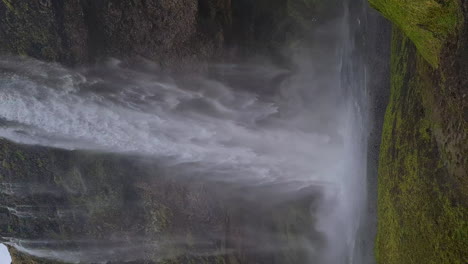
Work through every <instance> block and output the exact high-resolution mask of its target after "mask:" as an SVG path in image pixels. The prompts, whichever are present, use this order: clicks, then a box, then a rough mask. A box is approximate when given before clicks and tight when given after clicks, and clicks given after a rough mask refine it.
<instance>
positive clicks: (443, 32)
mask: <svg viewBox="0 0 468 264" xmlns="http://www.w3.org/2000/svg"><path fill="white" fill-rule="evenodd" d="M369 2H370V4H371V5H372V6H373V7H374V8H375V9H377V10H379V11H380V12H381V13H382V14H383V15H384V16H385V17H386V18H388V19H390V20H391V21H392V22H393V23H395V24H396V25H397V26H398V27H399V28H400V29H402V30H403V32H404V33H405V34H406V35H407V36H408V37H409V38H410V39H411V40H412V41H413V43H414V44H415V45H416V47H417V49H418V51H419V52H420V53H421V55H422V56H423V57H424V58H425V59H426V60H427V61H428V62H429V63H430V64H431V65H432V66H433V67H438V65H439V54H440V52H441V49H442V48H443V45H444V44H445V42H446V41H449V40H450V39H452V38H453V37H454V35H456V33H457V32H456V31H457V29H459V26H460V23H459V22H460V21H461V17H462V14H461V10H460V4H459V0H369Z"/></svg>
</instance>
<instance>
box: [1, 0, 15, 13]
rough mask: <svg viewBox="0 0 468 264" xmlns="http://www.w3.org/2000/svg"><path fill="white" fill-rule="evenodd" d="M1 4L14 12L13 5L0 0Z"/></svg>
mask: <svg viewBox="0 0 468 264" xmlns="http://www.w3.org/2000/svg"><path fill="white" fill-rule="evenodd" d="M2 2H3V4H4V5H5V6H6V7H7V8H8V9H9V10H10V11H14V8H13V5H12V4H11V3H10V1H8V0H2Z"/></svg>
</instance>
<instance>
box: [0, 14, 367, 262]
mask: <svg viewBox="0 0 468 264" xmlns="http://www.w3.org/2000/svg"><path fill="white" fill-rule="evenodd" d="M345 6H346V5H345ZM346 9H347V8H346ZM350 16H351V15H350V14H349V12H345V15H344V18H343V19H341V20H339V21H335V22H333V23H330V24H328V25H325V26H323V27H320V28H319V29H318V30H317V31H316V32H314V33H313V36H314V37H315V38H316V39H319V40H321V41H315V42H314V44H312V46H309V47H307V48H301V49H298V50H297V51H296V52H294V53H293V54H292V55H291V56H292V58H293V61H295V63H296V65H297V67H296V68H297V69H296V70H295V71H290V70H286V69H282V68H278V67H274V66H271V65H266V66H265V65H260V66H259V65H258V64H257V65H256V64H244V65H239V64H236V65H230V64H223V65H209V66H207V69H208V70H207V71H208V72H210V74H179V75H176V76H174V75H166V74H162V73H158V72H157V71H155V67H153V66H152V64H151V63H149V62H146V61H140V62H138V63H137V64H136V65H132V66H128V65H126V64H124V63H122V62H120V61H118V60H109V61H108V63H107V64H105V65H100V66H95V67H88V68H82V69H75V70H73V69H67V68H64V67H62V66H60V65H57V64H51V63H45V62H40V61H36V60H32V59H26V58H18V57H2V58H1V59H0V100H1V104H0V124H1V126H0V136H1V137H3V138H6V139H8V140H10V141H13V142H16V143H20V144H27V145H39V146H45V147H54V148H61V149H67V150H88V151H94V152H103V153H118V154H119V155H130V156H137V157H140V158H141V159H149V160H153V161H154V162H156V163H157V164H158V166H159V167H160V168H165V169H167V170H170V171H171V172H173V173H172V174H174V175H173V177H180V178H184V177H192V176H197V177H198V178H199V179H201V180H202V181H207V182H220V183H222V184H225V185H230V184H234V185H236V186H241V187H240V189H241V190H242V191H245V189H250V190H253V191H251V192H253V193H256V192H257V191H255V190H256V189H259V190H260V189H262V188H264V187H268V188H269V192H268V194H267V196H270V197H274V199H275V200H279V201H281V200H286V199H287V198H288V197H291V196H294V195H296V193H298V192H300V191H301V190H309V189H310V188H315V189H313V190H315V191H316V190H320V191H319V193H320V195H319V198H317V199H318V201H319V202H318V206H317V207H316V208H314V210H312V212H311V213H312V214H314V215H315V217H316V219H317V222H316V223H315V226H314V227H313V228H314V229H316V230H317V231H318V232H320V233H322V234H324V237H325V239H324V242H323V245H322V246H321V249H318V248H314V247H315V246H314V245H315V244H314V243H311V244H310V245H307V246H308V247H311V248H309V250H310V251H311V252H315V253H313V254H311V257H310V258H311V259H310V260H309V261H310V262H311V263H316V262H317V261H318V263H353V261H354V259H356V256H354V255H353V254H356V253H355V252H356V251H355V248H354V245H355V241H356V236H357V232H358V228H359V224H360V221H361V220H360V217H361V216H362V207H364V204H365V200H366V188H365V186H366V150H367V141H366V140H367V139H366V137H367V132H366V131H367V129H368V128H367V126H368V124H367V118H368V116H367V112H368V106H367V100H368V98H367V93H368V91H367V90H366V82H367V80H366V78H367V77H366V69H365V63H364V62H362V61H360V59H361V57H360V55H359V54H357V55H356V48H355V47H354V46H353V43H354V42H355V41H354V40H352V38H353V36H352V32H351V30H350V28H359V27H361V26H363V25H361V23H365V21H364V20H354V18H352V19H351V18H350ZM355 30H356V29H355ZM357 30H359V29H357ZM82 185H83V186H84V185H85V184H84V183H83V184H82ZM12 186H13V187H14V186H21V185H15V184H13V183H11V184H9V183H4V184H3V185H1V186H0V192H2V193H5V194H6V195H9V196H21V195H22V191H21V190H16V189H14V188H9V187H12ZM83 188H84V187H83ZM15 190H16V191H15ZM34 190H35V191H36V192H39V191H40V190H39V189H38V188H34ZM43 190H44V192H46V191H49V192H52V191H54V190H50V189H47V187H46V188H43ZM57 192H58V193H59V192H60V191H57ZM231 194H232V193H231ZM56 195H58V196H59V195H60V194H56ZM232 195H242V194H240V193H237V194H232ZM256 199H265V195H263V196H261V195H259V197H257V198H256ZM6 208H7V209H8V210H9V211H10V213H12V214H14V215H16V216H17V217H19V218H28V217H39V218H40V217H44V216H43V215H41V213H36V212H35V211H34V210H30V209H31V208H30V207H28V206H27V205H23V206H17V207H15V208H12V207H6ZM48 217H49V216H48ZM18 241H21V239H19V240H18V239H14V238H11V239H10V240H9V242H10V244H11V245H13V246H16V247H17V248H18V249H19V250H23V251H25V252H28V253H30V254H36V255H39V256H41V257H49V258H56V259H61V260H67V261H72V262H73V261H76V262H78V261H94V260H96V259H97V260H99V261H103V260H105V259H106V257H107V256H101V257H100V258H99V257H96V258H94V259H82V258H83V256H84V255H80V254H75V253H72V252H69V251H61V253H60V252H59V251H57V252H55V253H54V252H53V251H51V250H38V249H34V243H24V242H23V243H21V242H18ZM49 244H50V243H49ZM305 244H307V243H305ZM28 247H29V248H28ZM140 249H141V246H140ZM129 250H130V251H131V250H134V248H130V249H129V248H125V250H124V251H120V254H121V255H125V254H127V253H128V251H129ZM142 250H143V249H142ZM114 251H117V252H119V249H118V248H114V249H113V252H114ZM318 251H320V252H318ZM67 252H68V253H67ZM317 252H318V253H317ZM88 253H89V252H88ZM94 254H97V253H96V252H94V253H93V254H91V255H92V256H93V257H94ZM64 255H68V257H64ZM314 261H315V262H314Z"/></svg>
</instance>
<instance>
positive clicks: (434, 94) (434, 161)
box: [370, 0, 468, 263]
mask: <svg viewBox="0 0 468 264" xmlns="http://www.w3.org/2000/svg"><path fill="white" fill-rule="evenodd" d="M370 2H371V3H372V4H373V5H374V6H375V7H377V9H378V10H380V11H381V12H382V13H383V14H384V15H385V16H386V17H388V18H390V19H391V20H392V22H394V31H393V40H392V59H391V97H390V102H389V106H388V109H387V112H386V116H385V124H384V129H383V136H382V145H381V153H380V162H379V163H380V165H379V166H380V168H379V183H378V184H379V187H378V236H377V244H376V255H377V260H378V263H465V262H466V261H467V260H468V255H467V252H466V248H467V247H468V239H467V237H468V223H467V220H468V196H467V194H468V180H467V179H468V178H467V171H468V159H467V157H468V137H467V135H468V115H467V113H468V112H467V109H468V102H467V96H466V93H467V92H468V90H467V87H468V76H467V75H466V72H468V67H467V63H466V58H467V54H468V53H467V47H468V45H467V44H468V42H467V39H468V31H467V30H468V29H467V18H468V17H467V13H466V10H467V7H466V3H465V4H464V5H462V2H459V1H414V3H413V2H412V3H407V2H404V1H379V0H371V1H370Z"/></svg>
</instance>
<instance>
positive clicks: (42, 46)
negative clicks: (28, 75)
mask: <svg viewBox="0 0 468 264" xmlns="http://www.w3.org/2000/svg"><path fill="white" fill-rule="evenodd" d="M229 2H230V1H229V0H200V1H194V0H158V1H145V0H132V1H121V0H98V1H90V0H29V1H11V0H2V2H0V49H1V51H2V52H11V53H15V54H24V55H30V56H34V57H36V58H39V59H44V60H50V61H59V62H63V63H66V64H77V63H85V62H93V61H95V60H96V59H98V58H100V57H108V56H114V57H131V56H143V57H145V58H149V59H151V60H154V61H159V62H163V63H164V64H171V62H176V61H178V62H180V61H181V60H183V59H187V58H189V59H190V58H196V59H197V58H203V59H206V58H210V57H215V56H217V55H219V52H220V50H221V48H222V46H223V41H224V36H223V26H225V25H226V24H227V23H229V22H230V19H229V16H230V14H229V12H230V10H229V8H230V6H229V5H228V3H229Z"/></svg>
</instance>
